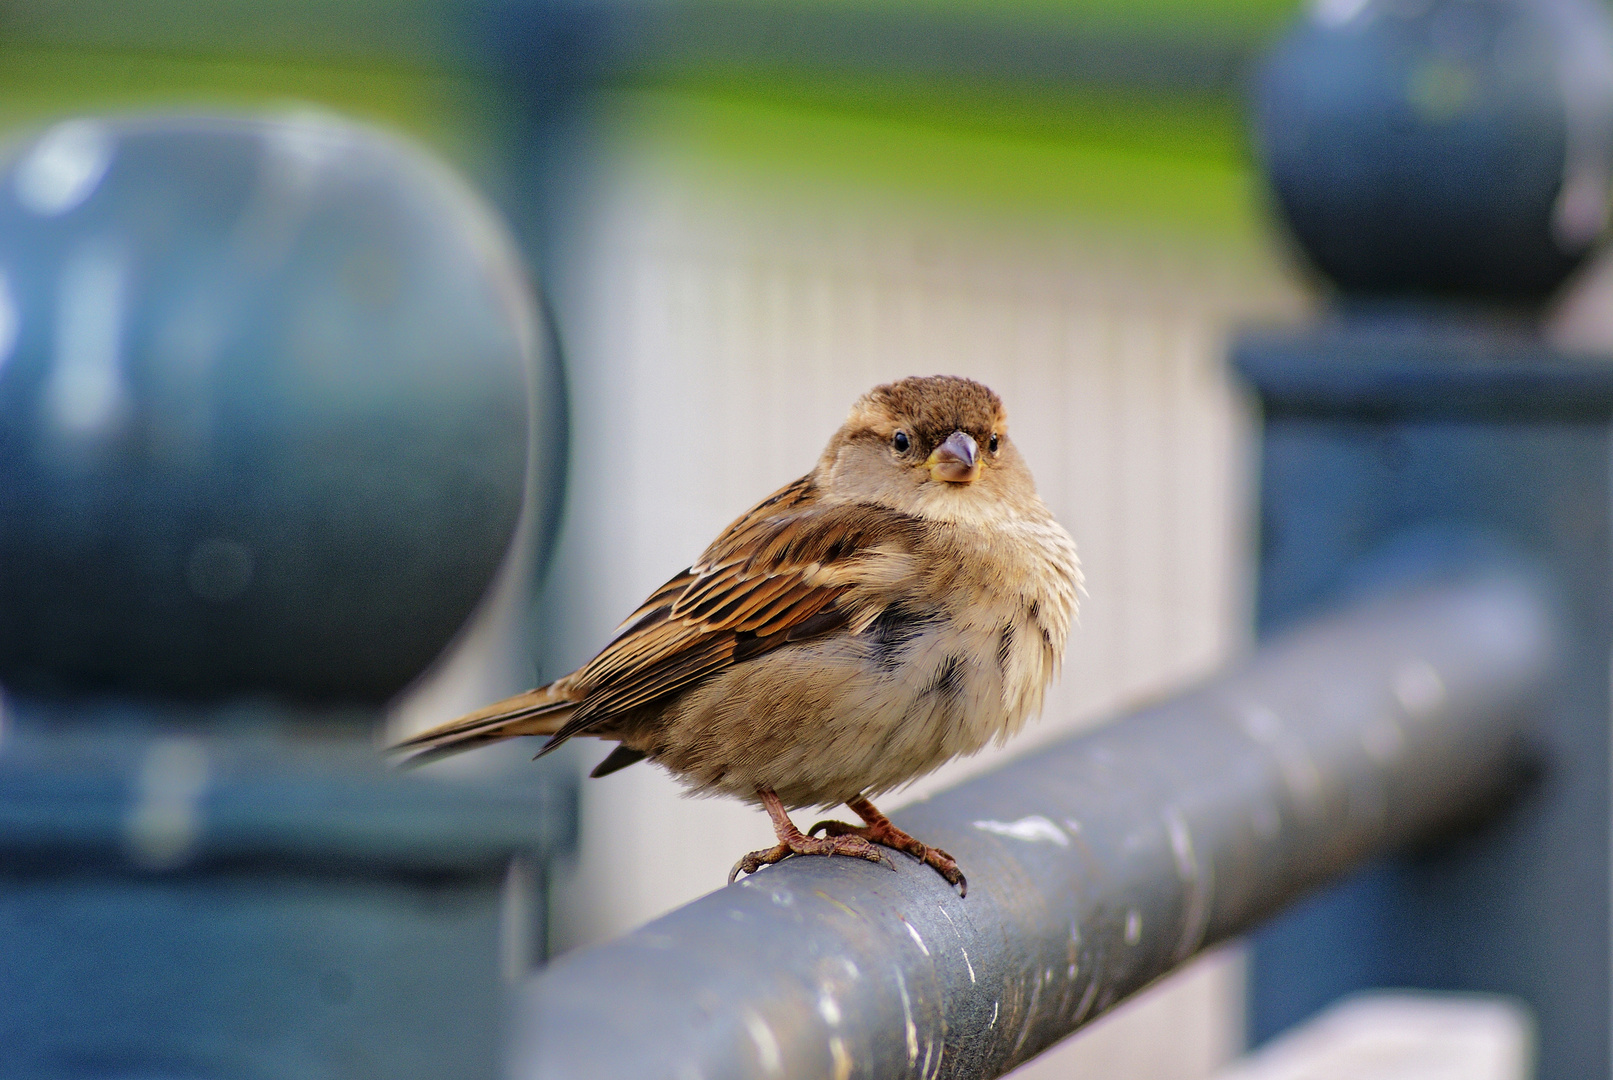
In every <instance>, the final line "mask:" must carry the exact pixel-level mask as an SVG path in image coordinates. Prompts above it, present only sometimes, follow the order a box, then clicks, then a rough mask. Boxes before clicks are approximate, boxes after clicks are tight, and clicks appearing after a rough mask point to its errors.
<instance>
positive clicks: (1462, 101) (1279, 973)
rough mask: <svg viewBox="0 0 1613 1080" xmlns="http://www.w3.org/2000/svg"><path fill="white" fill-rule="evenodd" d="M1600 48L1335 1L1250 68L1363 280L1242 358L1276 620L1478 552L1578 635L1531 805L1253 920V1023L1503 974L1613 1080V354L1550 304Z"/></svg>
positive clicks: (1290, 175)
mask: <svg viewBox="0 0 1613 1080" xmlns="http://www.w3.org/2000/svg"><path fill="white" fill-rule="evenodd" d="M1335 7H1336V9H1335ZM1610 42H1613V32H1610V29H1609V25H1608V20H1607V16H1606V13H1605V12H1604V11H1602V10H1601V8H1600V6H1599V5H1595V4H1589V3H1577V2H1568V0H1563V2H1554V0H1540V2H1533V0H1487V2H1475V3H1462V2H1454V0H1453V2H1437V0H1436V2H1435V3H1432V4H1423V5H1401V6H1399V7H1391V6H1390V5H1379V4H1370V3H1369V4H1364V5H1356V6H1354V7H1351V6H1349V5H1338V6H1322V5H1319V6H1318V7H1317V8H1316V9H1315V11H1314V12H1313V13H1312V14H1311V15H1309V16H1308V17H1307V18H1306V19H1305V20H1304V21H1303V22H1302V24H1301V25H1300V26H1299V27H1298V28H1297V29H1296V30H1295V31H1294V33H1293V34H1292V35H1291V36H1290V37H1289V39H1288V40H1287V41H1286V42H1284V43H1283V44H1282V45H1281V46H1279V47H1278V49H1277V51H1276V52H1275V54H1274V55H1273V57H1272V59H1271V61H1270V63H1269V65H1268V67H1267V68H1266V70H1265V72H1264V74H1263V76H1262V79H1261V83H1260V87H1259V93H1258V100H1257V124H1256V126H1257V139H1258V142H1259V146H1260V150H1261V154H1262V157H1263V159H1264V163H1265V165H1266V168H1267V171H1268V174H1269V176H1270V178H1271V182H1272V188H1273V192H1274V194H1275V196H1276V203H1277V205H1278V207H1279V209H1280V210H1281V211H1282V213H1283V215H1284V218H1285V221H1286V223H1287V224H1288V225H1289V226H1290V228H1291V230H1292V232H1293V234H1294V235H1295V237H1296V239H1298V240H1299V242H1300V243H1301V244H1302V245H1303V249H1304V252H1305V254H1306V255H1307V257H1308V258H1309V259H1310V260H1311V262H1312V264H1313V265H1314V266H1315V267H1316V268H1317V269H1318V270H1320V271H1321V272H1323V273H1325V274H1327V275H1328V276H1329V277H1330V278H1332V280H1333V281H1334V282H1335V283H1336V284H1338V285H1339V286H1340V287H1341V288H1342V289H1343V290H1345V293H1346V296H1345V298H1344V299H1343V300H1341V301H1340V303H1339V310H1338V311H1337V312H1336V313H1335V315H1333V316H1332V317H1331V318H1330V319H1329V320H1328V321H1327V322H1326V323H1325V324H1324V325H1323V326H1321V327H1319V328H1317V329H1313V330H1309V331H1301V332H1294V333H1288V334H1256V335H1249V336H1246V337H1245V338H1244V339H1243V340H1241V341H1239V342H1238V343H1237V344H1236V346H1235V347H1234V350H1233V360H1234V364H1235V366H1236V367H1237V369H1238V371H1239V372H1240V373H1241V374H1242V375H1243V376H1244V377H1245V378H1246V379H1248V380H1249V382H1250V383H1251V384H1252V385H1253V387H1254V389H1255V391H1256V393H1257V394H1258V395H1259V399H1260V402H1261V405H1262V408H1263V411H1264V417H1265V428H1264V435H1263V442H1262V462H1261V471H1260V478H1261V487H1262V491H1261V496H1262V505H1261V512H1260V582H1259V596H1258V622H1259V629H1260V632H1261V634H1262V635H1263V636H1267V635H1271V634H1274V633H1277V632H1279V631H1281V630H1282V629H1283V628H1285V627H1287V626H1289V625H1290V624H1291V623H1293V622H1294V621H1295V620H1297V619H1300V618H1302V617H1307V616H1310V615H1313V614H1314V613H1316V612H1317V611H1320V610H1323V609H1325V608H1327V607H1330V606H1332V605H1335V604H1337V603H1339V602H1340V601H1341V599H1343V598H1346V597H1348V596H1349V595H1351V594H1352V593H1354V592H1356V591H1358V590H1360V589H1361V588H1363V587H1367V586H1370V585H1371V584H1372V583H1373V582H1374V581H1378V580H1382V579H1383V578H1385V577H1386V576H1388V575H1391V574H1401V573H1405V572H1407V571H1408V568H1413V569H1415V568H1420V570H1421V571H1422V572H1426V573H1438V572H1439V570H1440V568H1441V567H1442V566H1446V565H1450V564H1453V563H1459V562H1461V561H1464V560H1466V559H1470V558H1472V557H1475V555H1478V554H1482V555H1483V557H1486V558H1500V559H1503V560H1511V561H1513V562H1515V563H1517V564H1519V565H1529V566H1533V567H1536V568H1537V569H1538V571H1539V572H1540V573H1542V574H1543V575H1545V577H1546V578H1547V579H1548V580H1549V581H1550V582H1552V586H1551V587H1552V588H1553V589H1554V590H1555V591H1556V592H1557V593H1558V594H1559V596H1560V598H1561V606H1562V612H1563V619H1564V625H1565V628H1566V636H1565V639H1564V646H1563V648H1562V652H1561V656H1560V657H1559V661H1558V666H1559V681H1558V683H1557V684H1556V686H1555V688H1554V689H1553V690H1552V691H1551V692H1550V693H1549V694H1548V695H1546V696H1545V697H1544V698H1543V699H1542V700H1541V701H1540V702H1539V704H1538V706H1537V707H1536V708H1535V709H1533V710H1532V715H1531V717H1530V718H1529V719H1530V728H1529V730H1530V731H1531V732H1532V736H1531V739H1532V741H1533V743H1534V744H1535V747H1536V757H1537V759H1538V760H1539V762H1540V769H1541V774H1540V775H1539V776H1538V777H1537V779H1536V781H1535V782H1534V783H1533V784H1532V786H1531V787H1530V788H1529V790H1528V792H1527V794H1526V795H1525V797H1524V798H1523V799H1522V800H1521V801H1520V803H1519V805H1518V806H1517V807H1516V808H1515V810H1514V811H1513V812H1512V813H1510V814H1508V815H1507V816H1506V817H1504V818H1503V819H1501V820H1499V821H1497V822H1495V823H1493V824H1491V825H1490V826H1488V827H1486V828H1484V829H1482V830H1478V831H1475V832H1473V833H1471V834H1470V835H1468V836H1466V837H1464V838H1462V839H1460V840H1458V841H1457V842H1454V843H1451V844H1449V845H1445V846H1442V847H1440V848H1438V849H1430V850H1426V851H1420V852H1413V853H1412V854H1409V855H1406V856H1403V857H1399V858H1395V859H1392V860H1389V861H1385V862H1381V863H1379V864H1378V865H1376V866H1375V867H1373V868H1372V869H1370V870H1368V871H1367V872H1365V873H1363V874H1361V875H1360V876H1358V877H1357V878H1355V879H1354V880H1352V881H1350V882H1349V883H1347V884H1345V885H1342V886H1340V887H1338V888H1335V889H1334V890H1332V891H1330V892H1327V893H1325V894H1322V895H1320V896H1317V897H1314V898H1313V899H1312V900H1310V901H1309V902H1308V903H1306V904H1303V905H1301V906H1300V907H1299V908H1297V909H1295V910H1294V911H1292V912H1290V913H1289V914H1287V915H1285V916H1283V917H1281V918H1280V919H1278V920H1277V921H1276V922H1275V923H1273V924H1271V925H1270V926H1268V927H1267V928H1265V929H1263V930H1261V931H1260V932H1258V933H1257V934H1256V935H1255V939H1254V942H1255V944H1254V950H1253V959H1252V968H1251V991H1250V993H1251V997H1250V1023H1251V1034H1252V1036H1253V1038H1254V1039H1255V1040H1256V1041H1259V1040H1262V1039H1265V1038H1268V1037H1270V1036H1272V1035H1274V1034H1276V1033H1277V1032H1279V1031H1281V1030H1282V1029H1283V1028H1285V1027H1287V1026H1288V1025H1290V1024H1292V1023H1294V1022H1296V1021H1298V1020H1301V1019H1303V1018H1304V1017H1306V1016H1307V1015H1309V1014H1310V1013H1312V1012H1314V1011H1315V1010H1317V1009H1319V1008H1321V1007H1323V1006H1325V1005H1326V1004H1328V1003H1329V1002H1331V1001H1332V1000H1333V999H1334V998H1336V997H1338V996H1339V995H1341V994H1345V993H1348V992H1351V991H1354V990H1358V989H1362V988H1366V987H1375V986H1417V987H1430V988H1442V989H1474V990H1488V991H1499V992H1504V993H1510V994H1515V995H1517V996H1519V997H1520V998H1522V999H1523V1000H1524V1001H1526V1002H1527V1003H1528V1004H1529V1005H1530V1006H1531V1007H1532V1008H1533V1010H1534V1013H1535V1017H1536V1021H1537V1023H1538V1035H1539V1052H1540V1071H1539V1076H1540V1078H1541V1080H1595V1078H1598V1077H1600V1078H1603V1080H1605V1078H1607V1077H1608V1076H1609V1075H1610V1054H1613V1043H1610V1038H1613V1033H1610V1023H1613V1013H1610V1009H1613V1001H1610V980H1613V956H1610V940H1609V917H1610V914H1613V896H1610V871H1613V867H1610V865H1609V844H1610V840H1613V837H1610V816H1613V805H1610V796H1609V753H1610V746H1609V693H1608V658H1609V655H1610V652H1609V650H1610V648H1613V541H1610V531H1613V505H1610V499H1609V470H1610V463H1613V362H1610V361H1609V359H1608V358H1606V357H1590V356H1566V355H1562V354H1560V353H1557V352H1554V351H1552V350H1551V349H1549V348H1547V347H1546V346H1545V345H1544V344H1543V343H1542V340H1541V338H1540V335H1539V331H1538V328H1537V325H1536V323H1535V321H1534V312H1535V311H1536V310H1537V307H1538V304H1539V303H1540V302H1541V301H1542V300H1543V298H1545V297H1547V296H1548V295H1549V294H1550V293H1551V292H1552V290H1553V289H1555V288H1557V287H1558V286H1559V285H1560V284H1561V282H1562V281H1563V279H1564V277H1565V276H1566V275H1567V274H1568V273H1569V271H1570V270H1572V269H1573V268H1574V266H1576V265H1577V264H1578V263H1579V262H1580V261H1581V260H1582V259H1583V258H1584V257H1585V256H1586V254H1587V253H1589V252H1590V250H1591V249H1592V247H1593V244H1594V242H1595V241H1596V240H1597V239H1598V237H1599V235H1600V234H1601V232H1602V230H1603V228H1604V226H1605V225H1606V220H1607V207H1608V205H1609V190H1608V182H1609V177H1610V175H1613V173H1610V168H1613V44H1610ZM1477 304H1482V305H1484V306H1483V307H1477V306H1474V305H1477ZM1411 689H1412V691H1413V692H1415V688H1411ZM1434 779H1435V778H1432V777H1431V778H1430V781H1431V782H1432V781H1433V780H1434Z"/></svg>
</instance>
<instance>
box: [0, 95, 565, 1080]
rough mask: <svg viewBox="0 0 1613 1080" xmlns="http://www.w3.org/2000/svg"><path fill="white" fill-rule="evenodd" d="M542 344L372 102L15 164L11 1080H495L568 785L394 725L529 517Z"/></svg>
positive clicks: (56, 148) (547, 374) (541, 525)
mask: <svg viewBox="0 0 1613 1080" xmlns="http://www.w3.org/2000/svg"><path fill="white" fill-rule="evenodd" d="M548 346H549V338H548V336H547V333H546V327H545V326H544V324H543V320H542V318H541V315H540V313H539V312H538V311H537V310H536V305H535V303H534V296H533V293H532V290H531V284H530V281H529V279H528V277H527V275H526V273H525V271H524V270H523V268H522V266H521V262H520V259H519V257H518V255H517V253H516V251H515V247H514V243H513V241H512V240H510V239H509V237H508V235H507V234H506V232H505V231H504V230H503V228H502V227H501V226H500V223H499V221H498V219H497V218H496V217H495V216H494V215H493V214H492V213H491V212H490V211H489V210H488V209H487V208H486V207H485V206H484V205H482V204H481V203H480V201H479V200H478V199H477V198H475V197H474V196H473V195H472V194H471V193H470V192H469V191H468V190H467V189H466V188H465V187H464V186H463V185H462V184H461V183H460V182H459V181H457V180H456V179H455V178H453V177H452V176H450V175H449V174H448V173H447V172H446V170H444V169H443V168H442V167H441V166H440V165H439V164H437V163H436V162H433V161H430V160H429V159H427V158H426V156H425V155H424V154H422V153H420V152H419V151H417V150H415V149H413V148H412V147H409V146H407V145H405V144H403V143H401V142H399V141H397V140H395V139H393V138H391V137H389V136H385V135H382V134H380V133H378V132H375V131H371V130H367V129H363V128H358V127H354V126H352V125H349V124H345V123H342V122H339V121H335V120H332V119H329V118H325V117H310V116H306V115H300V116H292V117H284V118H254V119H242V118H228V117H225V118H212V117H197V116H190V117H181V118H130V119H119V120H106V119H80V120H75V121H70V122H67V123H64V124H60V125H57V126H55V127H53V128H50V129H48V130H46V131H44V132H41V133H38V134H37V135H36V136H34V137H32V138H29V139H25V140H23V141H22V142H20V143H19V144H18V145H17V146H16V148H15V150H14V151H13V153H12V155H11V156H10V157H9V158H8V159H7V160H6V161H4V162H3V163H0V687H3V704H0V1077H5V1078H8V1080H9V1078H11V1077H17V1078H23V1077H27V1078H41V1077H43V1078H51V1077H69V1076H71V1077H84V1076H92V1077H93V1076H119V1077H129V1076H186V1077H263V1078H268V1077H277V1078H299V1077H306V1078H309V1080H313V1078H328V1077H337V1076H339V1077H347V1078H369V1077H373V1078H375V1080H382V1078H385V1080H399V1078H407V1077H420V1078H422V1080H425V1078H431V1080H436V1078H440V1077H446V1076H452V1077H478V1076H481V1077H485V1076H491V1075H493V1074H494V1073H495V1072H496V1070H497V1068H498V1064H499V1062H498V1054H499V1046H500V1043H501V1033H502V1018H503V1014H504V1009H503V1001H504V988H505V981H506V979H507V978H513V977H516V976H518V975H519V974H520V973H521V972H522V970H524V968H525V966H526V965H527V963H528V962H529V960H530V957H528V956H526V955H519V954H523V953H525V952H526V951H528V950H529V949H530V946H531V940H532V937H533V935H532V933H531V932H530V931H531V924H532V923H533V922H534V921H535V912H534V911H533V910H532V907H533V905H534V904H535V903H536V902H537V901H538V899H539V898H540V894H539V893H537V892H536V891H535V889H534V888H533V887H532V886H533V884H534V883H533V882H532V881H531V880H530V879H531V878H532V877H533V876H534V868H537V867H541V866H542V864H543V862H544V861H545V860H546V859H548V858H549V857H550V856H552V854H553V853H554V852H555V851H556V850H558V849H559V848H561V847H563V846H564V845H565V844H566V843H567V840H568V837H569V835H570V833H571V830H572V827H573V821H572V798H571V795H572V792H571V790H570V783H571V781H570V777H569V775H568V774H567V772H566V771H565V770H552V769H551V770H544V769H533V768H531V767H530V766H529V763H527V762H526V761H525V759H524V756H523V757H522V760H521V764H522V765H525V766H528V767H527V768H524V769H522V770H521V771H520V772H519V773H518V774H515V775H513V776H504V777H500V776H498V775H496V774H495V775H488V774H486V773H484V774H483V775H481V776H478V777H477V778H476V782H475V783H463V782H457V783H456V782H454V781H452V780H450V779H445V778H444V779H437V778H432V777H427V776H420V775H407V776H405V775H399V774H397V773H395V772H394V771H392V770H390V769H388V768H387V766H386V764H385V763H384V761H383V760H382V757H381V755H380V753H378V747H377V738H376V737H377V734H378V732H377V722H378V720H379V718H380V715H381V712H382V710H383V708H384V706H385V704H386V703H387V701H388V700H389V699H391V698H393V697H394V696H395V695H397V694H398V693H400V692H401V691H403V690H404V688H405V687H406V686H407V685H408V684H409V683H410V681H411V680H413V679H414V678H415V677H416V676H417V675H418V674H419V673H420V671H421V669H422V668H423V667H424V666H425V665H426V664H428V663H429V662H430V661H431V660H432V659H433V657H435V656H436V655H437V654H438V653H439V652H440V651H441V650H442V649H443V648H444V647H445V646H446V645H447V644H448V643H449V641H450V640H451V639H452V638H453V636H454V635H455V633H456V632H457V631H458V629H459V627H460V626H461V625H462V624H463V623H464V621H465V620H466V618H467V616H468V615H469V614H470V612H471V610H472V609H473V607H474V606H475V605H476V603H477V602H478V599H479V598H480V597H481V595H482V593H483V591H484V590H485V589H486V588H487V586H488V583H489V582H490V581H491V580H492V579H493V578H494V575H495V573H496V572H497V571H498V570H499V568H500V566H501V565H502V564H504V563H505V562H506V560H508V559H509V558H511V555H510V553H509V548H510V545H511V540H512V537H513V536H515V535H518V534H517V531H516V530H517V523H518V521H520V520H521V517H522V515H523V513H524V514H525V515H527V519H528V521H529V527H528V530H527V531H528V533H529V534H530V535H532V536H534V537H537V538H540V540H541V538H542V537H545V536H547V535H548V533H549V532H550V530H551V529H552V526H553V524H554V521H553V517H552V514H549V513H548V508H550V507H552V506H553V500H552V498H548V497H547V494H548V492H549V491H550V489H551V488H552V487H553V486H554V485H556V484H559V483H560V482H561V478H562V476H563V471H564V470H563V456H564V427H563V425H562V424H555V423H545V422H543V419H542V418H543V417H544V416H546V415H547V414H548V413H549V411H550V410H551V409H552V408H553V407H554V406H555V404H556V403H555V402H554V401H553V399H552V397H550V396H549V395H550V388H551V387H552V386H553V385H554V383H553V376H554V367H555V364H556V363H557V361H556V358H555V357H554V356H553V354H552V353H551V352H549V351H548ZM535 417H536V419H535ZM535 444H536V445H535ZM529 462H543V463H546V465H547V470H546V472H545V473H544V474H543V475H541V476H532V475H529V470H528V466H529ZM546 514H547V515H548V516H546ZM512 881H513V882H515V883H516V884H517V885H518V886H521V887H516V888H509V889H507V888H506V887H505V886H506V882H512Z"/></svg>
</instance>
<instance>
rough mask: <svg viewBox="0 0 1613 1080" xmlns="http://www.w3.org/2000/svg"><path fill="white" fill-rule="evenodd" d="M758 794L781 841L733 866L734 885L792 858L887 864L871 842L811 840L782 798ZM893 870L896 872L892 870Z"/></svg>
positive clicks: (769, 793)
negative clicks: (833, 857) (824, 857)
mask: <svg viewBox="0 0 1613 1080" xmlns="http://www.w3.org/2000/svg"><path fill="white" fill-rule="evenodd" d="M756 794H757V795H758V796H759V797H760V798H761V800H762V806H763V807H765V808H766V809H767V816H768V817H770V818H772V819H773V834H774V835H775V836H777V837H778V843H777V844H776V845H775V846H773V847H770V848H762V849H761V850H760V851H753V852H751V853H750V854H749V855H746V856H745V857H744V858H743V859H740V860H739V861H738V862H736V863H735V864H734V868H733V869H732V870H730V871H728V883H729V884H730V885H731V884H733V881H734V879H735V878H736V877H738V876H739V875H740V874H742V873H745V874H754V873H755V872H756V871H758V870H760V869H761V868H762V867H764V866H766V865H768V864H770V863H776V862H779V861H781V860H783V859H787V858H789V857H790V856H791V855H850V856H853V857H854V858H858V859H867V860H868V861H869V862H884V861H885V856H883V855H881V854H880V853H879V849H878V848H877V847H875V846H874V845H873V844H872V843H871V842H869V841H868V840H864V839H863V838H862V837H860V836H821V837H820V836H808V835H806V834H805V833H803V832H802V831H801V830H800V829H797V828H796V827H795V822H793V821H791V820H790V815H789V814H788V813H786V812H785V810H784V804H783V803H781V802H779V797H778V796H777V795H776V794H774V793H773V792H772V791H771V790H770V789H768V788H760V789H758V790H757V792H756ZM893 869H894V868H893Z"/></svg>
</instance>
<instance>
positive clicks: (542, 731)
mask: <svg viewBox="0 0 1613 1080" xmlns="http://www.w3.org/2000/svg"><path fill="white" fill-rule="evenodd" d="M576 709H577V702H576V701H575V700H573V699H572V698H571V697H570V696H568V695H567V694H566V692H565V690H564V689H563V688H561V687H559V686H557V685H556V684H555V683H550V684H549V685H548V686H540V687H538V688H537V689H536V690H528V691H527V692H526V693H524V694H516V695H515V696H514V697H509V698H505V699H504V700H503V701H496V702H494V703H493V704H491V705H489V706H487V707H486V708H485V709H477V710H476V711H475V712H473V713H466V714H465V715H464V716H461V717H459V718H458V719H457V720H450V721H448V722H447V723H446V724H439V725H437V726H436V727H434V728H429V729H428V730H426V731H422V732H420V734H418V735H412V736H410V737H409V738H407V739H404V740H403V741H402V742H399V743H397V744H396V745H395V746H393V747H392V749H394V750H410V751H413V753H412V754H410V755H409V756H408V757H407V758H405V759H404V761H403V762H402V764H404V765H408V766H411V767H412V766H415V765H424V764H426V763H427V762H429V761H436V760H437V759H439V758H445V757H448V756H449V755H451V754H458V753H460V752H462V751H465V750H473V749H475V748H476V747H478V746H485V745H487V744H488V743H495V742H499V741H501V740H503V739H511V738H514V737H516V736H517V735H553V734H554V733H555V732H557V731H559V730H560V728H561V726H562V725H564V724H565V722H566V721H567V720H568V719H570V717H571V714H572V713H573V712H575V711H576Z"/></svg>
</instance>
